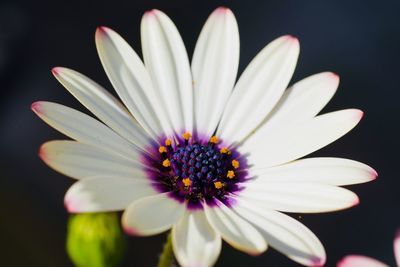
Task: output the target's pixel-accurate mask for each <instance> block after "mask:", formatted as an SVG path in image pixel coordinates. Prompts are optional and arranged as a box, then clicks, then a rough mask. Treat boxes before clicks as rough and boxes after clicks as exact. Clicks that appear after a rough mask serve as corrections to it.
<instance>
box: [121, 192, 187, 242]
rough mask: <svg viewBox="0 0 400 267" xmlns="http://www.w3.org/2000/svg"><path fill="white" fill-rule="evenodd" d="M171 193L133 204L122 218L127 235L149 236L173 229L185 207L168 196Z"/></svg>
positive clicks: (147, 198) (150, 197)
mask: <svg viewBox="0 0 400 267" xmlns="http://www.w3.org/2000/svg"><path fill="white" fill-rule="evenodd" d="M168 195H169V193H162V194H157V195H154V196H149V197H145V198H142V199H139V200H137V201H135V202H133V203H132V204H131V205H129V207H128V208H127V209H126V210H125V212H124V214H123V216H122V225H123V227H124V229H125V231H126V232H127V233H131V234H134V235H140V236H148V235H155V234H159V233H162V232H164V231H166V230H168V229H169V228H171V227H172V225H173V224H174V223H176V222H177V221H178V220H179V219H180V218H181V217H182V216H183V214H184V212H185V205H184V204H183V203H179V202H178V201H176V200H175V199H172V198H171V197H169V196H168Z"/></svg>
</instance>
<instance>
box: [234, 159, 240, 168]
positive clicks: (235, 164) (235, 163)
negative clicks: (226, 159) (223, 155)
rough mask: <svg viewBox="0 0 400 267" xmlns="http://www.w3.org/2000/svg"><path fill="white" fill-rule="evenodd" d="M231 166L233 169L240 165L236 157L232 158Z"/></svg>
mask: <svg viewBox="0 0 400 267" xmlns="http://www.w3.org/2000/svg"><path fill="white" fill-rule="evenodd" d="M232 166H233V168H235V169H237V168H239V166H240V164H239V161H237V160H236V159H234V160H232Z"/></svg>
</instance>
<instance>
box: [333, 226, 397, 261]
mask: <svg viewBox="0 0 400 267" xmlns="http://www.w3.org/2000/svg"><path fill="white" fill-rule="evenodd" d="M393 250H394V256H395V259H396V264H397V266H398V267H400V229H399V230H397V233H396V236H395V238H394V241H393ZM337 267H389V265H387V264H385V263H383V262H381V261H379V260H376V259H373V258H371V257H367V256H363V255H348V256H346V257H344V258H343V259H342V260H341V261H340V262H339V263H338V264H337Z"/></svg>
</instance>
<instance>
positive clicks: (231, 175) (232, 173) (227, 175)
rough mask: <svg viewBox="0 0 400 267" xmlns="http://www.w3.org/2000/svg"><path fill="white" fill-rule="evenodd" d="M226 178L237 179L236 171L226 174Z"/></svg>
mask: <svg viewBox="0 0 400 267" xmlns="http://www.w3.org/2000/svg"><path fill="white" fill-rule="evenodd" d="M226 177H228V178H229V179H233V177H235V172H234V171H228V173H227V174H226Z"/></svg>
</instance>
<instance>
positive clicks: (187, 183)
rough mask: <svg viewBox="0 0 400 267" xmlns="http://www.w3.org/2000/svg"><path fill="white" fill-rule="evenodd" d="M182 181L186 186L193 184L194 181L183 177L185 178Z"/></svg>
mask: <svg viewBox="0 0 400 267" xmlns="http://www.w3.org/2000/svg"><path fill="white" fill-rule="evenodd" d="M182 183H183V184H184V185H185V186H186V187H188V186H191V185H192V181H190V179H189V178H183V179H182Z"/></svg>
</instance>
